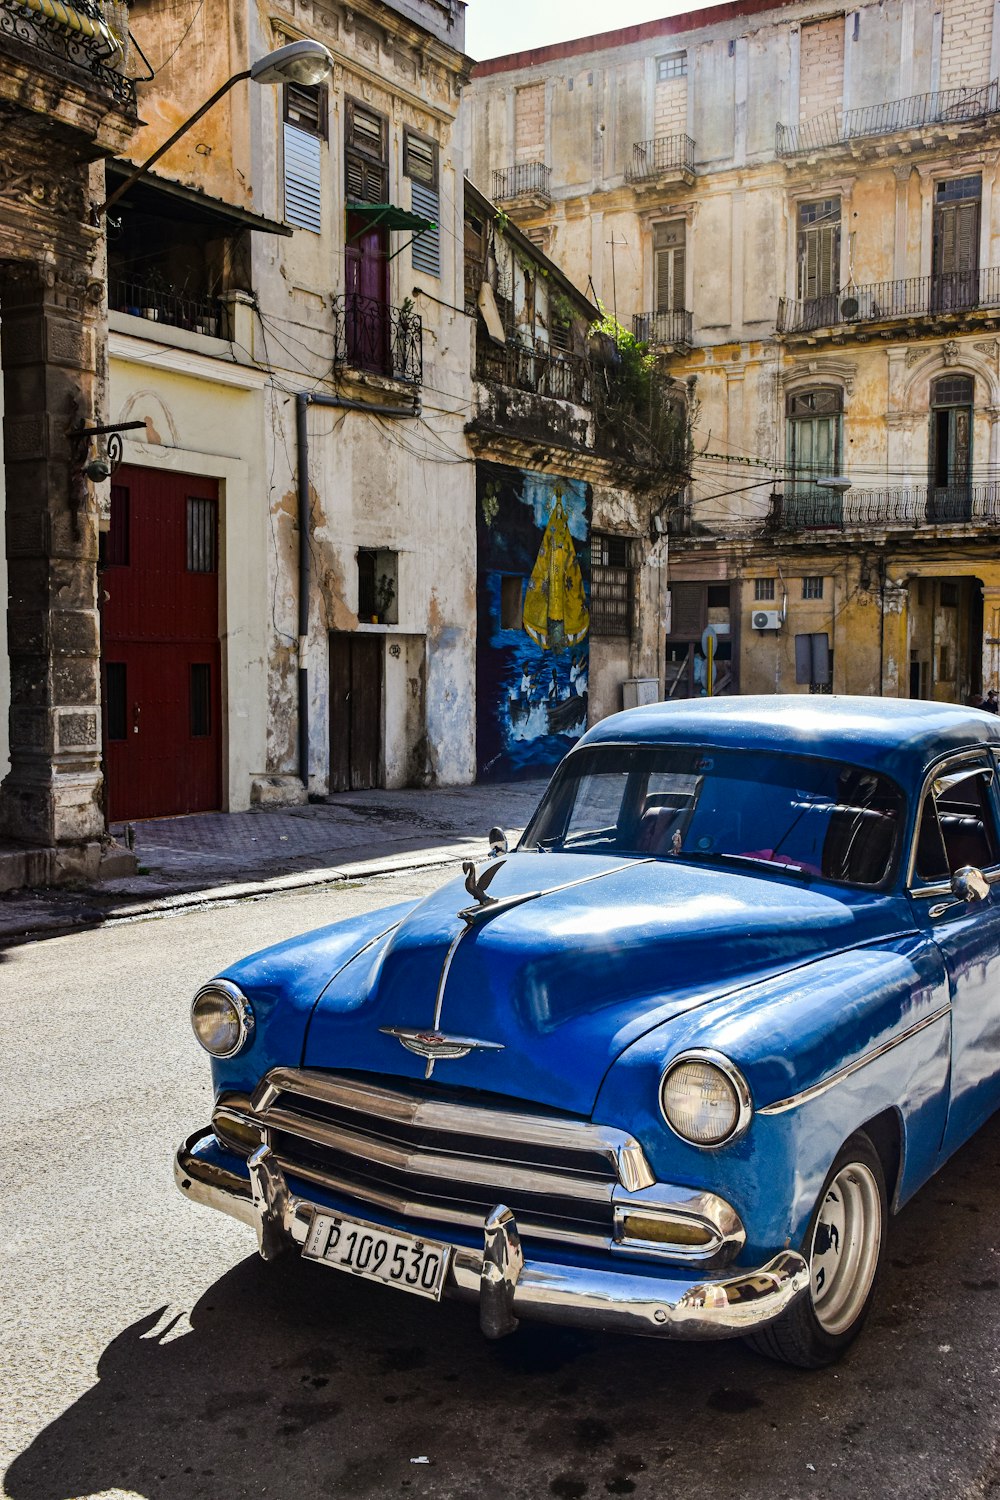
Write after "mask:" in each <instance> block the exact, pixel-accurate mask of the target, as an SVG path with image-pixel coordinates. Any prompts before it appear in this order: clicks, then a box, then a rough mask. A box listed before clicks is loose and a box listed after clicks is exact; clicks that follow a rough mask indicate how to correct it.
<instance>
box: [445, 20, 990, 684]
mask: <svg viewBox="0 0 1000 1500" xmlns="http://www.w3.org/2000/svg"><path fill="white" fill-rule="evenodd" d="M998 77H1000V18H998V16H997V14H996V12H995V8H994V6H993V5H992V4H991V3H989V0H948V3H947V4H944V5H930V4H924V3H920V0H890V3H883V4H871V5H869V4H864V5H858V6H853V7H850V8H848V9H847V10H846V11H842V12H835V13H831V11H830V9H829V7H819V6H818V5H817V4H815V3H791V4H783V5H773V4H770V5H769V4H761V3H754V0H751V3H748V4H746V5H740V6H732V5H726V6H719V7H717V8H715V9H708V10H703V11H698V12H694V13H691V14H688V15H685V16H676V17H672V18H669V19H666V20H664V21H660V22H651V23H649V24H648V25H644V26H638V27H633V28H630V29H628V30H626V31H620V32H610V33H608V34H606V35H603V36H599V37H591V38H586V39H583V40H580V41H574V42H569V43H565V44H561V45H559V46H556V47H550V48H543V49H538V50H537V51H535V52H531V53H523V54H517V55H514V56H511V57H507V58H500V59H494V60H492V61H490V62H488V63H485V64H481V65H479V66H478V67H477V69H476V70H475V74H474V78H473V82H472V84H471V86H470V89H469V91H468V94H467V101H468V107H469V109H470V112H471V118H470V138H471V140H472V142H473V152H472V155H473V163H474V166H473V170H474V173H475V174H476V175H478V176H479V177H481V178H482V179H483V180H484V181H489V182H492V184H493V190H494V195H495V196H497V197H499V198H500V199H501V201H502V202H503V206H504V207H505V209H506V210H507V211H508V212H509V213H510V214H511V216H512V217H513V218H515V219H516V221H517V223H518V224H520V225H521V226H522V227H523V228H524V229H525V230H526V232H527V233H529V234H531V235H532V236H533V237H536V238H538V239H539V240H540V241H542V242H544V243H545V244H546V246H547V248H548V250H549V252H550V253H551V254H552V255H553V256H554V257H555V258H556V259H557V260H558V261H559V262H560V264H562V265H563V266H564V267H565V269H566V271H567V273H568V274H569V275H570V277H572V278H573V279H574V280H576V281H577V282H578V283H579V284H581V285H585V284H586V283H587V280H588V277H589V278H590V279H591V282H592V286H593V289H594V292H595V293H596V294H597V295H599V296H600V297H601V299H602V301H603V302H604V303H605V304H606V305H607V306H608V307H609V308H612V309H614V310H615V311H616V313H617V316H618V317H619V318H620V319H621V320H622V321H628V322H630V323H631V325H632V327H633V328H634V331H635V333H636V335H637V336H638V337H640V338H643V339H648V341H649V343H650V347H652V348H654V349H656V350H658V351H659V352H660V353H661V354H662V355H663V357H664V358H665V359H666V360H667V362H668V368H669V369H670V370H671V371H672V373H673V374H674V375H675V376H677V377H679V378H681V379H684V380H687V381H692V382H693V391H694V396H695V401H696V406H697V419H696V422H695V427H694V455H693V458H692V465H691V482H690V486H689V489H688V492H687V496H686V498H685V501H684V503H683V504H681V505H678V506H677V507H676V509H675V510H674V511H673V513H672V516H671V530H672V532H673V535H672V536H671V551H670V564H669V572H670V617H669V625H668V629H667V634H666V642H665V651H666V661H665V663H664V672H663V683H664V691H665V692H666V693H667V694H668V695H670V694H673V695H677V694H681V695H685V694H688V693H697V692H700V691H702V690H703V689H704V687H705V677H706V666H707V664H706V661H705V656H704V650H703V641H704V632H705V630H706V627H707V626H709V625H711V626H713V627H714V632H713V633H714V634H715V635H716V637H717V639H716V641H715V646H714V650H715V654H716V662H715V674H716V675H715V680H714V687H715V690H716V691H734V690H737V691H756V692H759V691H779V690H780V691H787V690H791V691H795V690H796V689H798V690H800V691H803V692H808V691H810V690H812V691H830V689H831V687H832V688H833V690H835V691H843V692H856V693H868V692H874V693H885V694H889V695H898V696H904V697H905V696H913V697H935V698H941V699H950V700H956V701H964V700H966V699H967V698H968V697H970V696H973V695H976V694H977V693H978V692H980V691H982V690H984V689H985V688H986V687H988V686H990V685H997V682H998V673H1000V659H998V651H1000V557H998V547H997V534H998V523H1000V488H998V482H997V481H998V470H997V462H998V445H1000V400H998V397H1000V339H998V333H997V330H998V326H1000V202H998V194H997V192H996V184H997V152H996V144H997V134H998V130H1000V96H998V81H997V80H998ZM829 481H834V483H830V482H829Z"/></svg>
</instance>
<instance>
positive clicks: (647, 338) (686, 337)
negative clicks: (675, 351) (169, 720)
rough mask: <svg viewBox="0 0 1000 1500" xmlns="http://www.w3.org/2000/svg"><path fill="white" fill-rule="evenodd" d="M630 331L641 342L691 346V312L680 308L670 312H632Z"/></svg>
mask: <svg viewBox="0 0 1000 1500" xmlns="http://www.w3.org/2000/svg"><path fill="white" fill-rule="evenodd" d="M632 333H633V334H634V336H635V337H636V338H637V339H638V340H639V342H640V343H641V344H653V345H657V344H673V345H674V346H675V347H677V348H683V349H690V347H691V314H690V313H689V312H687V311H685V310H684V309H682V308H676V309H674V311H672V312H650V313H633V315H632Z"/></svg>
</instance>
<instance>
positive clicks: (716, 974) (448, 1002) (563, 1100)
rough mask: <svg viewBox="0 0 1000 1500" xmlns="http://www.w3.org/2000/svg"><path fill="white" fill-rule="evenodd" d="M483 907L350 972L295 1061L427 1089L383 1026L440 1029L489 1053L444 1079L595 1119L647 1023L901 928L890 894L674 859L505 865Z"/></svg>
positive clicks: (410, 923) (430, 913)
mask: <svg viewBox="0 0 1000 1500" xmlns="http://www.w3.org/2000/svg"><path fill="white" fill-rule="evenodd" d="M483 868H484V867H482V866H481V867H480V874H482V871H483ZM485 868H486V869H489V868H491V867H490V866H486V867H485ZM488 894H489V896H490V897H492V898H494V900H495V902H496V904H495V905H489V906H486V907H483V908H479V907H478V906H477V903H476V901H475V900H474V899H473V897H472V896H470V895H469V894H468V892H467V890H466V888H465V885H464V882H463V881H462V880H461V879H459V880H456V881H453V882H451V883H450V884H448V885H446V886H444V887H443V889H441V890H440V891H437V892H435V893H434V894H433V895H432V896H430V897H428V898H427V899H426V900H425V901H423V902H421V903H420V904H419V905H418V906H416V907H415V908H413V910H412V911H411V912H410V913H409V914H408V915H407V916H405V917H404V918H403V919H402V921H401V922H400V923H399V925H398V926H397V927H396V928H395V930H394V931H393V932H392V933H391V934H390V935H389V936H388V937H386V938H384V939H382V940H381V941H380V942H378V943H375V944H373V945H372V946H370V947H369V948H367V949H365V950H364V951H363V952H361V953H360V954H359V955H358V956H357V957H356V958H355V959H354V960H353V961H351V962H350V963H348V964H346V965H345V966H344V967H343V968H342V969H341V970H340V971H339V972H338V973H337V974H336V975H335V976H334V978H333V979H332V980H331V981H330V983H329V985H328V987H327V988H326V990H325V991H324V992H323V994H322V996H321V997H320V999H319V1002H318V1004H317V1006H316V1010H315V1012H314V1014H313V1017H312V1020H311V1022H310V1026H309V1030H308V1034H307V1037H306V1046H305V1052H304V1059H303V1060H304V1062H305V1065H306V1066H308V1067H316V1068H351V1069H364V1070H366V1071H375V1072H379V1073H387V1074H395V1075H398V1076H401V1077H410V1078H422V1077H424V1076H425V1070H426V1062H425V1060H424V1058H423V1057H422V1056H417V1055H414V1053H413V1052H411V1051H409V1050H408V1049H407V1048H406V1047H405V1046H404V1045H403V1044H402V1043H401V1041H400V1039H399V1038H398V1037H397V1036H395V1035H392V1034H390V1033H388V1032H387V1031H386V1030H385V1029H384V1028H398V1029H401V1030H414V1031H424V1032H434V1031H438V1032H440V1033H443V1034H444V1035H446V1036H449V1037H460V1038H465V1039H472V1040H476V1041H480V1042H484V1043H492V1044H493V1046H492V1047H482V1048H480V1047H474V1048H472V1049H471V1050H470V1051H468V1052H467V1053H466V1055H465V1056H463V1057H458V1058H455V1057H453V1058H444V1059H442V1058H440V1057H438V1058H437V1059H436V1060H435V1062H434V1066H433V1076H434V1079H435V1080H436V1081H437V1082H439V1083H442V1084H447V1085H453V1086H459V1087H469V1088H474V1089H482V1090H489V1091H490V1092H493V1093H500V1094H506V1095H510V1096H512V1097H515V1098H519V1099H529V1100H532V1101H534V1102H536V1103H539V1104H544V1105H551V1106H553V1107H555V1108H559V1109H564V1110H568V1111H571V1112H574V1113H577V1114H581V1115H587V1114H589V1113H590V1112H591V1110H592V1109H593V1105H594V1101H595V1099H596V1096H597V1093H598V1090H599V1088H600V1085H601V1081H602V1079H603V1077H604V1075H605V1073H606V1072H607V1069H608V1068H609V1066H610V1065H611V1063H612V1062H613V1061H614V1060H615V1058H616V1057H617V1056H618V1055H619V1054H620V1053H621V1052H622V1051H623V1050H624V1049H625V1048H626V1047H627V1046H629V1045H630V1044H631V1043H632V1042H634V1041H635V1040H636V1039H637V1038H638V1037H639V1036H641V1035H643V1034H644V1033H645V1032H647V1031H649V1030H650V1029H651V1028H652V1027H654V1026H657V1025H660V1024H662V1023H664V1022H665V1021H668V1020H669V1019H670V1018H671V1017H673V1016H676V1015H678V1014H680V1013H682V1012H684V1011H686V1010H689V1009H690V1008H691V1007H692V1006H695V1005H698V1004H703V1003H705V1002H706V1001H708V1000H711V999H713V998H716V997H718V996H720V995H722V994H726V993H728V992H730V991H731V990H732V989H734V988H735V987H737V986H739V985H741V984H743V983H746V982H748V981H749V980H751V979H756V978H758V977H760V976H761V975H763V974H767V973H773V972H775V971H776V970H781V969H784V968H790V967H794V966H796V965H798V964H802V963H805V962H808V961H809V960H810V959H812V958H815V957H817V956H820V955H823V954H829V953H831V952H836V951H838V950H842V949H844V948H848V947H854V946H856V945H857V944H858V943H864V942H873V941H878V940H881V939H885V938H888V937H890V936H893V935H895V934H897V933H899V932H900V931H901V930H902V929H903V928H904V926H908V925H910V924H909V922H908V914H907V912H906V911H905V909H904V907H903V904H902V903H900V902H898V901H896V900H894V899H893V898H890V897H880V896H877V895H873V894H871V893H859V892H853V891H847V890H844V891H841V892H835V891H831V889H830V888H829V887H824V888H823V889H818V888H816V887H809V886H806V885H800V884H797V883H794V882H792V881H791V880H789V879H788V878H787V877H784V878H782V877H778V876H770V875H761V876H758V875H756V874H754V873H746V874H744V873H742V872H735V871H732V870H722V869H719V868H717V867H711V866H707V865H702V866H698V867H695V866H692V865H688V864H684V863H682V862H680V861H671V860H648V861H647V860H638V859H631V860H625V859H615V858H608V857H604V856H599V855H561V854H560V855H555V854H534V853H530V854H529V853H524V854H515V855H511V856H509V857H508V858H507V859H506V860H505V861H504V862H503V864H502V866H501V868H499V869H498V870H496V873H495V875H494V876H493V878H492V881H491V883H490V885H489V891H488ZM524 898H527V899H524ZM468 908H472V909H473V915H472V919H471V921H468V922H467V921H466V920H465V919H463V917H462V916H461V915H459V913H460V911H461V910H462V909H468Z"/></svg>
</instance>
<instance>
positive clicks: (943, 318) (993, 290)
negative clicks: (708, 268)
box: [777, 266, 1000, 343]
mask: <svg viewBox="0 0 1000 1500" xmlns="http://www.w3.org/2000/svg"><path fill="white" fill-rule="evenodd" d="M998 313H1000V267H998V266H987V267H984V269H983V270H981V271H956V272H953V273H952V274H950V275H947V276H906V277H903V278H902V279H901V280H899V281H876V282H873V283H871V284H870V285H868V286H854V287H848V288H846V289H845V290H844V291H842V292H835V293H831V294H830V295H829V296H825V297H809V298H806V299H805V300H798V299H795V298H792V297H782V298H780V299H779V302H778V322H777V330H778V333H780V334H784V335H786V336H789V335H791V336H793V337H796V336H797V337H799V338H801V339H802V340H803V341H805V342H810V343H812V342H815V341H816V339H817V338H819V337H827V338H836V337H837V336H838V331H839V330H841V329H843V330H848V331H849V333H852V334H854V335H856V336H857V337H863V336H866V334H865V333H864V332H863V331H864V330H867V329H874V328H877V327H879V326H880V325H893V324H900V323H905V324H907V325H908V326H909V328H910V329H911V331H913V332H919V331H921V329H922V328H926V329H927V331H929V332H938V333H940V332H941V331H942V327H947V328H958V327H961V326H963V325H966V324H981V323H982V322H984V321H988V320H989V319H990V316H991V314H992V315H993V316H994V317H996V316H997V315H998ZM841 336H843V335H841Z"/></svg>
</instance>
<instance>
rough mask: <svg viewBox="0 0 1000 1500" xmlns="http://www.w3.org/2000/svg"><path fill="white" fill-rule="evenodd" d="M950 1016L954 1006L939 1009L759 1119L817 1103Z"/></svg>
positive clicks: (763, 1110) (765, 1110)
mask: <svg viewBox="0 0 1000 1500" xmlns="http://www.w3.org/2000/svg"><path fill="white" fill-rule="evenodd" d="M949 1015H951V1005H950V1004H948V1005H942V1006H940V1008H939V1009H938V1010H936V1011H934V1012H933V1013H932V1014H931V1015H929V1016H924V1017H923V1019H922V1020H920V1021H916V1022H915V1023H914V1024H913V1025H912V1026H909V1027H907V1029H906V1030H905V1031H901V1032H900V1033H899V1036H894V1037H892V1038H891V1039H890V1040H889V1041H887V1042H882V1043H880V1044H879V1046H877V1047H873V1048H872V1050H871V1052H866V1053H865V1055H864V1057H858V1058H855V1060H854V1062H851V1063H847V1064H846V1065H845V1066H844V1067H843V1068H838V1069H837V1071H836V1073H831V1074H830V1075H829V1076H828V1077H827V1078H824V1079H822V1080H821V1081H820V1082H819V1083H814V1084H812V1085H811V1086H810V1087H809V1088H807V1089H802V1090H801V1091H800V1092H799V1093H798V1094H790V1095H789V1096H788V1098H787V1099H779V1100H778V1101H777V1103H775V1104H765V1105H763V1106H761V1108H760V1109H758V1111H757V1113H758V1114H759V1115H783V1114H784V1113H785V1111H786V1110H789V1109H795V1108H796V1107H797V1106H798V1105H800V1104H808V1103H810V1102H811V1101H812V1100H813V1099H818V1098H819V1096H820V1095H821V1094H825V1093H826V1091H827V1089H832V1088H833V1087H834V1085H835V1084H838V1083H842V1082H843V1081H844V1079H845V1078H850V1076H851V1074H852V1073H857V1072H858V1071H859V1070H860V1069H861V1068H865V1067H867V1066H868V1064H869V1063H871V1062H874V1061H875V1059H876V1058H879V1057H884V1056H885V1054H886V1053H887V1052H891V1051H892V1050H893V1048H894V1047H899V1046H901V1045H902V1044H903V1042H908V1041H909V1040H910V1038H911V1037H913V1036H916V1035H917V1034H918V1032H921V1031H924V1030H925V1029H926V1028H927V1027H928V1026H933V1025H934V1023H935V1021H942V1020H944V1018H945V1016H949Z"/></svg>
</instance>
